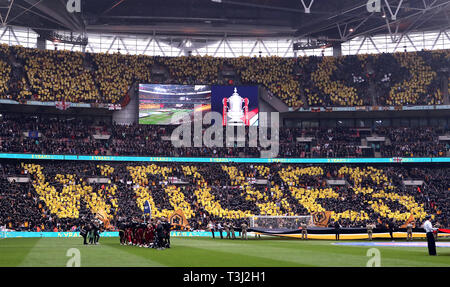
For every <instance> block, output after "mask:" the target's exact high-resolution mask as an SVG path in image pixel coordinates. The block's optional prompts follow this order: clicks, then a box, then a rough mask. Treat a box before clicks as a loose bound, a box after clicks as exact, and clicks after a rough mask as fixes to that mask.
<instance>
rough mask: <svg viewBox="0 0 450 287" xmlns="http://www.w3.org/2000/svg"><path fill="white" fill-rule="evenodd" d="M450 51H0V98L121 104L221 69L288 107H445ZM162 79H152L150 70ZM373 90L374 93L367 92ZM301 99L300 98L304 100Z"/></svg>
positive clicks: (210, 79)
mask: <svg viewBox="0 0 450 287" xmlns="http://www.w3.org/2000/svg"><path fill="white" fill-rule="evenodd" d="M448 53H449V52H448V51H447V50H444V51H420V52H402V53H395V54H379V55H358V56H342V57H337V58H335V57H316V56H311V57H299V58H280V57H259V58H258V57H253V58H249V57H238V58H229V59H228V58H214V57H209V56H204V57H197V56H195V57H194V56H191V57H150V56H143V55H138V56H134V55H123V54H119V53H114V54H103V53H100V54H89V53H81V52H69V51H60V50H55V51H50V50H37V49H29V48H23V47H19V46H12V47H8V46H4V45H3V46H2V47H1V49H0V67H4V68H3V69H2V73H3V74H2V82H1V83H0V96H1V98H3V99H13V100H24V99H27V100H30V99H33V100H37V101H62V100H64V101H67V102H74V103H80V102H83V103H106V104H114V103H120V102H121V100H122V99H123V97H124V96H125V94H126V93H127V91H128V90H129V88H130V86H131V84H133V83H134V82H147V83H150V82H158V83H179V84H226V83H227V82H226V80H225V79H224V78H222V77H220V76H219V74H220V72H221V71H222V70H223V69H224V68H225V67H227V68H231V69H232V70H234V71H235V72H236V75H237V77H236V79H235V80H236V82H240V83H243V84H258V85H261V86H263V87H265V88H266V89H267V90H268V91H269V92H270V93H271V94H273V95H274V96H276V97H278V98H279V99H281V100H282V101H283V102H284V103H285V104H286V105H287V106H289V107H293V108H300V107H317V106H322V107H331V106H345V107H354V106H363V105H364V106H399V105H439V104H443V103H444V100H443V94H442V91H441V90H440V87H439V80H438V76H437V73H438V71H439V70H440V69H442V68H445V67H447V66H448V64H449V60H450V57H449V54H448ZM156 66H158V67H162V68H163V69H165V70H166V71H167V75H168V76H167V77H163V79H162V80H159V78H158V80H157V79H156V78H152V75H151V71H152V67H156ZM371 87H373V88H374V89H375V91H376V92H374V93H371V92H370V88H371ZM302 98H303V99H304V100H302Z"/></svg>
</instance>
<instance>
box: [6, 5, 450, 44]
mask: <svg viewBox="0 0 450 287" xmlns="http://www.w3.org/2000/svg"><path fill="white" fill-rule="evenodd" d="M67 1H74V0H0V14H1V17H0V18H1V19H0V20H1V22H2V24H3V25H15V26H25V27H31V28H33V29H34V30H36V32H38V33H39V34H41V35H44V36H45V35H46V33H48V32H46V31H52V30H65V31H67V30H69V31H75V32H91V33H111V34H122V33H125V34H151V35H169V36H175V37H176V36H183V37H186V36H189V37H223V36H227V37H299V38H308V37H313V38H323V39H328V40H331V41H342V42H344V41H346V40H349V39H351V38H354V37H356V36H360V35H376V34H389V33H392V34H393V33H397V34H398V33H407V32H411V31H434V30H445V29H448V28H449V27H450V0H448V1H447V0H380V3H381V7H380V12H368V10H367V7H366V6H367V5H366V4H367V0H235V1H230V0H95V1H92V0H91V1H85V0H81V12H80V13H77V12H75V13H70V12H68V11H67V9H66V5H67ZM309 6H310V11H309V13H306V12H307V11H306V9H305V8H306V7H309ZM394 16H396V17H394Z"/></svg>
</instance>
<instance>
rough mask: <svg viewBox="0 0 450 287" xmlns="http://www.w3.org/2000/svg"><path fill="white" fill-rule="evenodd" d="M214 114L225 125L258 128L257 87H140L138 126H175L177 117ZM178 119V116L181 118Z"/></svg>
mask: <svg viewBox="0 0 450 287" xmlns="http://www.w3.org/2000/svg"><path fill="white" fill-rule="evenodd" d="M210 111H214V112H217V113H219V114H220V115H221V117H222V124H223V125H233V126H243V125H246V126H257V125H258V87H257V86H219V85H213V86H209V85H165V84H164V85H163V84H140V85H139V124H147V125H176V124H179V122H180V121H179V120H176V119H177V117H174V116H176V115H177V114H180V115H181V114H186V113H187V114H188V115H189V118H184V121H185V122H186V121H193V120H194V113H196V112H201V113H203V114H205V113H206V112H210ZM178 118H179V117H178Z"/></svg>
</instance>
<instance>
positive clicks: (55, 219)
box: [0, 160, 450, 231]
mask: <svg viewBox="0 0 450 287" xmlns="http://www.w3.org/2000/svg"><path fill="white" fill-rule="evenodd" d="M449 174H450V173H449V169H448V167H447V166H440V167H438V166H426V165H423V166H420V167H418V166H410V165H402V166H398V165H397V166H392V165H391V166H389V165H383V166H380V165H377V166H371V165H338V164H336V165H309V166H306V165H287V164H271V165H265V164H195V165H193V164H147V163H145V164H137V163H107V164H105V163H95V162H78V163H77V164H76V165H74V164H73V163H71V162H36V161H35V162H17V161H13V160H10V161H8V162H4V163H2V164H1V166H0V175H1V180H0V185H1V189H0V190H1V194H0V196H1V200H0V211H1V212H0V214H1V216H0V225H2V226H3V225H6V227H7V228H10V229H17V230H36V229H40V230H50V231H51V230H55V228H56V229H57V230H60V231H61V230H70V229H71V228H72V227H73V226H74V225H75V226H76V225H78V224H79V223H80V221H81V220H82V219H85V218H89V217H90V216H92V215H93V214H96V213H97V212H99V211H100V210H104V211H105V212H106V214H108V216H109V217H110V219H111V222H112V223H113V224H114V223H115V222H116V221H117V220H118V218H124V217H126V218H132V217H140V216H141V214H142V210H143V203H144V201H145V200H148V201H149V202H150V204H151V206H152V214H153V216H154V217H155V216H157V217H160V216H166V217H167V216H170V214H171V213H173V212H174V210H178V209H181V210H182V211H183V212H184V214H185V216H186V218H187V219H188V221H189V223H190V225H191V227H192V228H194V229H199V228H206V225H207V224H208V222H209V221H210V220H216V221H221V220H233V221H235V223H236V224H238V223H239V222H242V220H245V219H246V218H248V217H249V216H251V215H255V214H260V215H293V214H310V213H314V212H319V211H330V212H331V218H332V219H339V220H340V222H341V224H342V225H343V226H345V227H361V226H366V224H367V223H368V222H371V223H375V224H376V225H379V226H382V224H384V223H386V222H387V221H389V220H394V221H395V222H396V223H397V225H401V224H404V223H405V222H406V221H408V220H411V218H413V219H414V220H415V221H419V222H420V221H421V220H423V218H424V217H425V216H426V214H428V213H432V214H435V216H436V219H435V220H436V222H439V223H440V224H442V225H443V226H447V225H448V218H449V212H450V210H449V209H448V205H447V204H446V202H445V201H446V200H447V199H448V193H449V192H450V187H449V186H448V182H449ZM13 178H16V179H17V178H29V179H30V181H29V182H14V180H12V179H13ZM100 178H104V179H106V181H104V183H96V182H95V181H93V179H100ZM261 178H265V179H267V183H264V184H261V183H255V182H254V181H252V180H254V179H261ZM332 180H343V181H345V184H342V185H333V184H330V181H332ZM407 180H416V181H419V180H420V181H423V182H422V184H421V185H415V186H409V185H405V181H407ZM18 207H23V208H18Z"/></svg>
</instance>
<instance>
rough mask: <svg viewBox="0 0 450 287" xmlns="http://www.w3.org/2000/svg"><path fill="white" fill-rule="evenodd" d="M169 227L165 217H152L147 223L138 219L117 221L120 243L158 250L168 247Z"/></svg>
mask: <svg viewBox="0 0 450 287" xmlns="http://www.w3.org/2000/svg"><path fill="white" fill-rule="evenodd" d="M171 227H172V225H171V224H170V222H168V221H167V219H166V218H159V219H152V220H150V222H147V223H145V222H144V221H143V220H140V219H134V220H132V221H131V222H127V223H125V222H119V237H120V244H121V245H132V246H138V247H146V248H155V249H159V250H161V249H165V248H170V229H171Z"/></svg>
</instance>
